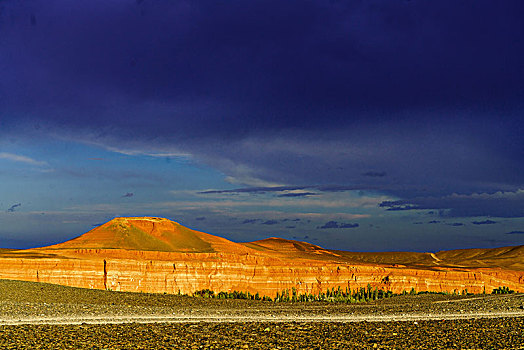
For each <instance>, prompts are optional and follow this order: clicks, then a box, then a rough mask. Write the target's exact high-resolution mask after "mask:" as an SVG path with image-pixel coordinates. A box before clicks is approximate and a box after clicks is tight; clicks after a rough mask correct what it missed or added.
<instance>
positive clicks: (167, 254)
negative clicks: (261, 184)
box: [0, 217, 524, 297]
mask: <svg viewBox="0 0 524 350" xmlns="http://www.w3.org/2000/svg"><path fill="white" fill-rule="evenodd" d="M0 278H2V279H11V280H24V281H34V282H47V283H54V284H61V285H66V286H73V287H82V288H92V289H107V290H115V291H129V292H151V293H168V294H178V293H182V294H191V293H193V292H194V291H197V290H202V289H210V290H213V291H216V292H218V291H232V290H237V291H245V292H250V293H252V294H255V293H259V294H260V295H267V296H269V297H274V296H275V295H276V294H277V293H278V292H281V291H283V290H291V289H295V290H296V291H297V292H298V293H299V294H318V293H320V292H323V291H325V290H326V289H328V288H329V289H331V288H335V289H337V288H339V287H340V288H342V289H343V290H345V289H346V288H348V289H351V290H356V289H359V288H365V287H367V286H368V285H371V286H372V287H373V288H378V289H383V290H388V291H391V292H394V293H401V292H402V291H406V290H407V291H409V290H410V289H411V288H414V289H415V290H416V291H431V292H449V293H454V292H456V293H462V292H464V291H465V290H467V291H468V292H470V293H483V292H486V293H491V291H492V290H493V289H495V288H498V287H500V286H506V287H509V288H510V289H512V290H515V291H518V292H524V246H514V247H501V248H495V249H464V250H452V251H442V252H435V253H433V252H427V253H415V252H384V253H357V252H346V251H337V250H328V249H324V248H322V247H319V246H316V245H313V244H310V243H307V242H298V241H291V240H285V239H281V238H268V239H264V240H261V241H255V242H248V243H235V242H232V241H229V240H227V239H224V238H221V237H217V236H213V235H210V234H207V233H204V232H199V231H195V230H192V229H189V228H187V227H184V226H182V225H180V224H178V223H176V222H173V221H170V220H167V219H162V218H151V217H139V218H136V217H135V218H115V219H113V220H111V221H109V222H107V223H105V224H103V225H101V226H99V227H96V228H94V229H92V230H91V231H89V232H87V233H85V234H83V235H81V236H79V237H77V238H75V239H72V240H69V241H67V242H64V243H60V244H56V245H52V246H49V247H42V248H36V249H28V250H2V251H0Z"/></svg>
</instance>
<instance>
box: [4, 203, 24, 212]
mask: <svg viewBox="0 0 524 350" xmlns="http://www.w3.org/2000/svg"><path fill="white" fill-rule="evenodd" d="M20 206H22V203H17V204H13V205H12V206H11V207H9V208H8V209H7V211H8V212H9V213H12V212H14V211H15V209H16V208H18V207H20Z"/></svg>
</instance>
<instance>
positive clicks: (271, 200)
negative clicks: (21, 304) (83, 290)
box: [0, 0, 524, 250]
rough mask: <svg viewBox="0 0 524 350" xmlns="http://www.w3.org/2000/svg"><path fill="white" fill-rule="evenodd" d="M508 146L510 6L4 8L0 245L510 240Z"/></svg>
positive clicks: (523, 196)
mask: <svg viewBox="0 0 524 350" xmlns="http://www.w3.org/2000/svg"><path fill="white" fill-rule="evenodd" d="M522 135H524V3H523V2H522V1H500V2H494V1H478V0H477V1H473V0H472V1H432V2H430V1H418V0H411V1H395V0H393V1H372V0H365V1H335V0H332V1H296V2H295V1H288V2H281V1H249V2H246V1H228V2H224V3H219V2H214V1H213V2H211V1H209V2H208V1H167V0H139V1H131V0H119V1H111V2H107V1H101V0H93V1H89V2H78V1H74V2H72V1H67V0H48V1H32V0H27V1H15V0H4V1H1V2H0V207H1V208H0V209H1V213H0V246H13V247H26V246H34V245H38V244H43V243H50V242H56V241H61V240H66V239H69V238H71V237H74V236H76V235H78V234H80V233H82V232H85V231H87V230H89V229H90V228H91V227H92V225H94V224H98V223H100V222H104V221H107V220H109V219H110V218H112V217H114V216H121V215H122V216H123V215H155V216H165V217H169V218H172V219H174V220H177V221H179V222H181V223H182V224H186V225H188V226H190V227H193V228H196V229H200V230H204V231H206V232H210V233H215V234H220V235H222V236H225V237H226V238H230V239H233V240H236V241H248V240H254V239H261V238H265V237H267V236H275V235H277V236H281V237H285V238H296V239H301V240H307V241H310V242H312V243H317V244H320V245H323V246H326V247H329V248H341V249H347V250H439V249H448V248H462V247H492V246H503V245H514V244H524V235H522V234H514V232H522V231H523V230H524V137H523V136H522ZM306 237H307V238H306Z"/></svg>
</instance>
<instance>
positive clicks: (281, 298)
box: [192, 284, 507, 303]
mask: <svg viewBox="0 0 524 350" xmlns="http://www.w3.org/2000/svg"><path fill="white" fill-rule="evenodd" d="M506 288H507V287H506ZM504 290H505V289H504ZM493 293H495V290H494V291H493ZM421 294H443V295H448V294H451V295H472V294H473V293H469V292H468V290H467V289H464V290H462V291H454V292H453V293H448V292H429V291H420V292H417V291H416V290H415V288H411V290H410V291H403V292H402V293H398V294H397V293H393V292H392V291H389V290H388V291H386V290H384V289H379V288H378V287H374V288H373V287H372V286H371V285H370V284H368V285H367V287H366V288H364V287H361V288H359V289H356V290H351V289H350V288H348V287H346V288H345V290H343V289H342V288H341V287H338V288H337V289H335V288H331V289H329V288H328V289H327V290H326V291H325V292H319V293H318V294H312V293H298V292H297V290H296V288H291V290H289V289H284V290H282V291H281V292H277V294H276V296H275V297H274V298H271V297H269V296H267V295H264V296H261V295H260V294H259V293H255V294H252V293H250V292H243V291H231V292H219V293H215V292H214V291H212V290H210V289H202V290H199V291H196V292H194V293H193V294H192V296H193V297H199V298H212V299H246V300H262V301H272V302H276V303H278V302H311V301H320V302H334V303H361V302H368V301H373V300H379V299H385V298H391V297H394V296H400V295H421Z"/></svg>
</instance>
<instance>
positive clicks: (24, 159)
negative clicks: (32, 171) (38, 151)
mask: <svg viewBox="0 0 524 350" xmlns="http://www.w3.org/2000/svg"><path fill="white" fill-rule="evenodd" d="M0 159H6V160H10V161H13V162H20V163H25V164H30V165H36V166H48V165H49V164H48V163H47V162H44V161H40V160H36V159H33V158H30V157H26V156H22V155H19V154H14V153H6V152H0Z"/></svg>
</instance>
